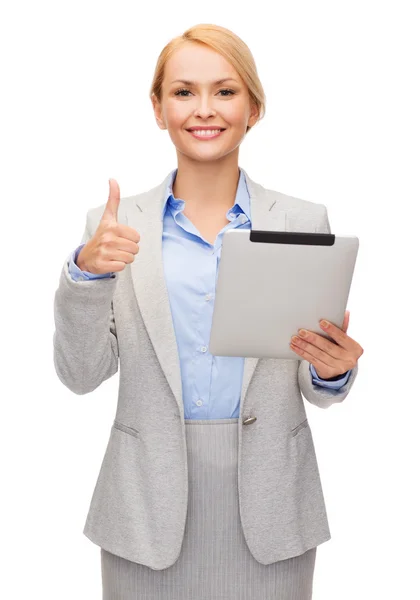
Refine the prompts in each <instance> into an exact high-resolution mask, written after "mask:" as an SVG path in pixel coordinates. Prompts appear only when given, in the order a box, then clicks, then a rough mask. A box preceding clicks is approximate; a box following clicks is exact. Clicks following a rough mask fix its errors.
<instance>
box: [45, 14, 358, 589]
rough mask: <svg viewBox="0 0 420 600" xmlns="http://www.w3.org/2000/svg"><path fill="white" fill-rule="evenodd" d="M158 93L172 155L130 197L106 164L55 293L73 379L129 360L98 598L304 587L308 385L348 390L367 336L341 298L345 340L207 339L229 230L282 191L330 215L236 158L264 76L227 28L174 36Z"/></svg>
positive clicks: (307, 571) (64, 374)
mask: <svg viewBox="0 0 420 600" xmlns="http://www.w3.org/2000/svg"><path fill="white" fill-rule="evenodd" d="M151 100H152V104H153V108H154V114H155V118H156V121H157V123H158V126H159V127H160V128H161V129H167V130H168V133H169V135H170V138H171V140H172V142H173V143H174V145H175V148H176V152H177V162H178V167H177V169H175V170H174V171H172V172H171V173H170V174H169V176H168V177H166V178H165V180H164V182H163V183H161V184H160V185H159V186H157V187H156V188H153V189H152V190H149V191H148V192H146V193H143V194H139V195H137V196H133V197H128V198H123V199H122V200H120V195H119V187H118V184H117V182H116V181H115V180H110V194H109V199H108V202H107V203H106V205H105V207H104V205H101V206H100V207H97V208H95V209H92V210H90V211H89V213H88V217H87V224H86V230H85V233H84V236H83V239H82V243H81V245H80V246H79V247H78V248H77V249H76V250H75V252H74V253H72V255H71V256H70V257H69V259H68V260H67V261H66V262H65V264H64V267H63V272H62V274H61V279H60V286H59V289H58V290H57V292H56V298H55V321H56V332H55V334H54V360H55V366H56V370H57V374H58V376H59V377H60V379H61V380H62V381H63V383H64V384H65V385H66V386H67V387H69V388H70V389H72V390H73V391H75V393H78V394H85V393H88V392H90V391H92V390H93V389H95V388H96V387H98V385H100V384H101V383H102V382H103V381H105V380H106V379H108V378H109V377H111V376H112V375H113V374H115V373H116V372H117V370H118V359H119V361H120V371H121V375H120V390H119V399H118V407H117V415H116V419H115V421H114V423H113V426H112V428H111V435H110V439H109V443H108V446H107V449H106V453H105V456H104V460H103V463H102V466H101V470H100V473H99V476H98V481H97V483H96V487H95V490H94V494H93V497H92V502H91V506H90V510H89V514H88V517H87V520H86V525H85V529H84V533H85V534H86V535H87V536H88V537H89V538H90V539H91V540H92V541H93V542H94V543H96V544H98V545H99V546H100V547H101V561H102V583H103V598H104V599H105V600H111V599H112V600H116V599H117V598H118V599H119V600H144V599H146V598H156V599H159V600H169V599H170V600H181V599H182V600H185V599H186V598H194V600H210V599H211V600H214V599H216V598H224V599H225V598H229V600H236V599H238V600H239V599H241V600H245V599H249V600H251V599H252V600H254V599H255V598H257V597H260V598H264V600H274V599H276V600H280V599H281V600H306V599H309V598H311V597H312V582H313V572H314V565H315V555H316V546H317V545H319V544H320V543H323V542H324V541H327V540H328V539H329V538H330V532H329V528H328V522H327V518H326V513H325V507H324V502H323V495H322V489H321V484H320V479H319V472H318V468H317V462H316V458H315V453H314V448H313V441H312V435H311V431H310V427H309V424H308V422H307V419H306V414H305V409H304V405H303V401H302V396H301V392H303V394H304V395H305V397H306V398H307V399H308V400H309V401H310V402H312V403H314V404H317V405H318V406H321V407H324V408H326V407H328V406H329V405H331V404H332V403H334V402H341V401H342V400H343V399H344V398H345V397H346V395H347V394H348V392H349V390H350V388H351V386H352V385H353V382H354V379H355V377H356V373H357V360H358V358H359V357H360V355H361V354H362V352H363V350H362V349H361V347H360V345H359V344H357V342H355V341H354V340H352V339H351V338H349V337H348V336H347V334H346V329H347V326H348V312H347V313H346V319H345V322H344V323H343V327H342V329H339V328H338V327H336V326H335V325H333V324H330V325H329V329H328V330H326V331H328V333H329V334H330V336H331V337H332V338H333V339H334V340H335V342H336V343H335V344H334V343H332V342H330V341H327V340H326V339H324V337H323V336H319V335H316V334H315V333H314V332H308V333H307V335H306V337H305V338H304V337H303V336H301V335H300V333H299V334H298V335H297V336H296V344H295V343H294V342H292V341H291V347H292V348H293V349H294V351H295V352H296V361H290V360H289V361H283V360H277V359H260V360H258V359H249V358H247V359H246V360H245V359H243V358H241V357H219V356H217V357H214V356H211V355H210V354H209V352H208V349H207V344H208V341H209V334H210V326H211V318H212V310H213V300H214V290H215V284H216V279H217V269H218V261H219V257H220V249H221V244H222V239H223V234H224V232H225V231H227V230H228V229H230V228H244V229H249V228H250V227H251V219H252V216H254V218H255V217H257V216H258V217H260V216H262V215H264V216H267V215H270V218H271V219H273V221H271V223H272V225H273V226H276V225H280V224H281V223H282V224H283V222H281V221H276V220H275V219H276V218H278V217H276V216H275V215H276V211H275V210H272V208H273V205H274V204H275V203H279V205H281V206H282V208H283V209H284V210H287V209H288V208H290V210H289V212H287V215H288V221H287V223H288V224H289V228H290V227H291V228H292V229H293V228H296V229H298V228H299V227H301V228H303V230H311V228H312V229H314V230H317V231H322V230H324V231H328V230H329V224H328V217H327V215H326V209H325V207H324V206H323V205H319V204H315V203H309V202H306V201H303V200H298V199H295V198H290V197H288V196H285V195H282V194H280V193H279V192H275V191H272V190H265V188H263V187H262V186H259V185H258V184H256V183H255V182H253V181H252V180H251V179H250V177H249V176H248V175H247V173H246V172H245V171H244V170H243V169H241V168H239V166H238V155H239V146H240V143H241V142H242V140H243V139H244V137H245V135H246V134H247V133H248V131H249V130H250V129H251V128H252V127H253V126H254V125H255V124H256V123H257V122H258V120H259V119H260V118H262V116H263V113H264V93H263V90H262V87H261V83H260V81H259V78H258V75H257V70H256V67H255V64H254V60H253V58H252V55H251V53H250V51H249V49H248V47H247V46H246V45H245V44H244V42H242V40H240V39H239V38H238V37H237V36H236V35H234V34H233V33H232V32H230V31H229V30H227V29H224V28H222V27H218V26H216V25H198V26H195V27H192V28H191V29H189V30H188V31H186V32H185V33H184V34H183V35H182V36H180V37H179V38H175V39H174V40H172V41H171V42H169V43H168V45H167V46H166V47H165V48H164V49H163V51H162V52H161V54H160V56H159V59H158V63H157V66H156V70H155V75H154V79H153V84H152V89H151ZM209 129H211V130H213V131H214V133H212V134H209V133H208V131H209ZM302 207H304V208H305V210H304V211H303V210H301V209H302ZM251 209H252V215H251ZM296 209H298V210H296ZM293 215H295V216H293ZM305 219H306V220H305ZM124 223H125V224H124ZM127 265H130V267H129V268H126V267H127ZM95 280H101V281H95ZM297 333H298V332H297ZM299 340H300V341H299ZM182 416H183V418H182Z"/></svg>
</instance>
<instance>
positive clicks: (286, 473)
mask: <svg viewBox="0 0 420 600" xmlns="http://www.w3.org/2000/svg"><path fill="white" fill-rule="evenodd" d="M245 176H246V183H247V186H248V190H249V193H250V198H251V217H252V218H251V221H252V227H253V228H255V229H270V230H279V231H308V232H313V231H315V232H324V233H326V232H330V227H329V222H328V216H327V210H326V207H325V206H324V205H323V204H318V203H314V202H309V201H306V200H301V199H298V198H293V197H291V196H286V195H285V194H282V193H280V192H277V191H274V190H270V189H266V188H265V187H263V186H262V185H260V184H258V183H256V182H254V181H253V180H251V179H250V177H249V176H248V174H247V173H246V172H245ZM169 177H170V173H169V174H168V175H167V176H166V178H165V179H164V181H163V182H162V183H160V184H159V185H158V186H156V187H154V188H152V189H150V190H149V191H147V192H144V193H140V194H137V195H135V196H129V197H125V198H121V202H120V206H119V212H118V221H119V222H122V223H126V224H127V225H129V226H130V227H133V228H134V229H136V230H137V231H138V232H139V233H140V235H141V240H140V251H139V252H138V254H137V255H136V256H135V259H134V262H132V263H131V264H128V265H127V266H126V268H125V269H124V270H123V271H120V272H117V273H116V277H115V278H106V279H98V280H90V281H73V279H72V278H71V276H70V274H69V272H68V265H67V259H66V261H65V263H64V266H63V268H62V271H61V274H60V280H59V286H58V289H57V290H56V292H55V297H54V319H55V332H54V365H55V369H56V372H57V375H58V377H59V379H60V380H61V381H62V382H63V383H64V385H65V386H66V387H68V388H69V389H70V390H72V391H73V392H74V393H75V394H88V393H89V392H91V391H93V390H94V389H96V388H97V387H98V386H99V385H100V384H101V383H102V382H103V381H106V380H107V379H108V378H110V377H111V376H112V375H114V374H115V373H116V372H117V371H118V368H119V369H120V381H119V392H118V404H117V408H116V415H115V420H114V422H113V423H112V425H111V428H110V435H109V441H108V445H107V447H106V451H105V455H104V458H103V462H102V465H101V468H100V472H99V475H98V479H97V482H96V485H95V488H94V491H93V495H92V500H91V503H90V508H89V511H88V514H87V518H86V523H85V526H84V530H83V533H84V534H85V535H86V536H87V537H88V538H89V539H90V540H92V541H93V542H94V543H95V544H97V545H98V546H100V547H102V548H105V549H106V550H108V551H109V552H112V553H113V554H117V555H119V556H122V557H123V558H126V559H128V560H131V561H133V562H136V563H140V564H144V565H146V566H148V567H150V568H152V569H155V570H159V569H166V568H167V567H170V566H171V565H173V564H174V563H175V561H176V560H177V558H178V556H179V554H180V551H181V545H182V541H183V535H184V527H185V521H186V513H187V499H188V473H187V468H188V465H187V448H186V440H185V423H184V408H183V400H182V386H181V374H180V365H179V357H178V349H177V344H176V339H175V334H174V329H173V324H172V316H171V311H170V305H169V298H168V294H167V289H166V284H165V279H164V271H163V264H162V252H161V249H162V227H163V222H162V220H161V209H162V203H163V202H164V191H165V189H166V185H167V183H168V179H169ZM104 209H105V203H104V204H101V205H100V206H98V207H96V208H92V209H90V210H89V211H88V213H87V219H86V229H85V232H84V234H83V238H82V241H81V243H84V242H86V241H87V240H88V239H89V238H90V237H91V236H92V235H93V234H94V232H95V231H96V228H97V226H98V224H99V220H100V219H101V217H102V214H103V211H104ZM357 371H358V367H357V365H356V367H355V368H354V369H353V370H352V372H351V375H350V378H349V380H348V382H347V383H346V385H344V386H343V387H342V388H340V389H339V390H331V389H327V388H324V387H320V386H316V385H314V384H313V383H312V377H311V374H310V371H309V363H308V362H307V361H306V360H299V358H298V356H297V355H296V360H284V359H272V358H261V359H258V358H246V359H245V367H244V376H243V383H242V391H241V405H240V416H239V420H238V434H239V445H238V493H239V504H240V515H241V522H242V527H243V532H244V536H245V539H246V543H247V545H248V547H249V550H250V552H251V553H252V555H253V556H254V558H255V559H256V560H257V561H259V562H260V563H262V564H264V565H268V564H270V563H273V562H275V561H279V560H283V559H287V558H290V557H292V556H297V555H299V554H302V553H303V552H305V551H306V550H308V549H309V548H312V547H314V546H317V545H319V544H321V543H323V542H325V541H327V540H329V539H330V538H331V535H330V530H329V526H328V520H327V514H326V508H325V503H324V496H323V491H322V487H321V481H320V475H319V470H318V464H317V459H316V456H315V448H314V443H313V438H312V432H311V428H310V425H309V423H308V420H307V417H306V411H305V406H304V403H303V398H302V394H303V396H304V397H305V398H306V399H307V401H308V402H311V403H312V404H314V405H316V406H319V407H320V408H328V407H329V406H330V405H331V404H333V403H336V402H342V401H343V400H344V398H346V396H347V394H348V393H349V391H350V388H351V387H352V385H353V382H354V380H355V377H356V375H357ZM156 398H159V407H160V410H159V412H157V411H156V403H155V400H156Z"/></svg>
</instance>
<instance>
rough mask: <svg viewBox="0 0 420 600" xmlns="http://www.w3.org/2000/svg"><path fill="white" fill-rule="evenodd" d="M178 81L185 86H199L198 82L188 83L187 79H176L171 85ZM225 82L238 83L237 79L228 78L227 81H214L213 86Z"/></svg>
mask: <svg viewBox="0 0 420 600" xmlns="http://www.w3.org/2000/svg"><path fill="white" fill-rule="evenodd" d="M177 81H179V82H180V83H185V85H197V82H196V81H188V80H187V79H174V81H171V83H176V82H177ZM225 81H236V79H233V77H226V78H225V79H218V80H217V81H214V82H213V84H214V85H219V84H221V83H224V82H225ZM236 83H238V82H236Z"/></svg>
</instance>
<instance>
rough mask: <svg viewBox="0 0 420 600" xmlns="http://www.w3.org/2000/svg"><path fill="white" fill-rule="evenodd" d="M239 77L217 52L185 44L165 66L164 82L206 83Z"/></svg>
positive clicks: (199, 45) (198, 45) (205, 47)
mask: <svg viewBox="0 0 420 600" xmlns="http://www.w3.org/2000/svg"><path fill="white" fill-rule="evenodd" d="M226 77H234V78H235V79H237V80H238V81H239V76H238V73H237V72H236V70H235V69H234V68H233V66H232V65H231V64H230V63H229V62H228V61H227V60H226V59H225V58H224V57H223V56H222V55H221V54H219V53H218V52H216V51H215V50H213V49H212V48H208V47H207V46H202V45H201V44H194V43H190V44H186V45H185V46H183V47H182V48H179V49H178V50H176V51H175V52H174V53H173V55H172V56H171V57H170V58H169V59H168V61H167V63H166V66H165V81H166V83H167V84H168V85H170V82H171V81H173V80H174V79H189V80H191V81H196V82H197V83H207V82H208V81H213V80H216V79H222V78H226Z"/></svg>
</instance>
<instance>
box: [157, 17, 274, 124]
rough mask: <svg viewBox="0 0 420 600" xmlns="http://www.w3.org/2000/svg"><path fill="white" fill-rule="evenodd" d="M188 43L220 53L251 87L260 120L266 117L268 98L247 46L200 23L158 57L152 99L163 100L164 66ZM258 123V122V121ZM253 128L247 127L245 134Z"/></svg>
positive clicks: (222, 30)
mask: <svg viewBox="0 0 420 600" xmlns="http://www.w3.org/2000/svg"><path fill="white" fill-rule="evenodd" d="M189 42H195V43H197V44H203V45H205V46H208V47H209V48H212V49H213V50H215V51H216V52H218V53H219V54H221V55H222V56H223V57H224V58H225V59H226V60H227V61H228V62H229V63H230V64H231V65H232V66H233V67H234V68H235V69H236V71H237V72H238V74H239V75H240V77H241V78H242V80H243V82H244V83H245V85H246V86H247V88H248V93H249V97H250V100H251V103H253V104H255V105H256V106H257V108H258V121H260V120H261V119H262V118H263V117H264V114H265V105H266V98H265V94H264V90H263V87H262V84H261V81H260V78H259V76H258V73H257V67H256V65H255V61H254V57H253V56H252V54H251V51H250V49H249V48H248V46H247V45H246V44H245V42H243V41H242V40H241V39H240V38H239V37H238V36H237V35H235V34H234V33H233V32H232V31H230V30H229V29H226V28H225V27H220V26H219V25H212V24H200V25H194V26H193V27H190V28H189V29H187V30H186V31H185V32H184V33H183V34H182V35H180V36H178V37H175V38H173V39H172V40H171V41H170V42H168V43H167V44H166V46H165V47H164V48H163V50H162V52H161V53H160V54H159V57H158V60H157V63H156V67H155V72H154V75H153V81H152V85H151V87H150V94H149V95H150V99H152V96H153V95H154V96H155V97H156V98H157V99H158V100H159V102H161V98H162V82H163V78H164V74H165V65H166V63H167V61H168V59H169V58H170V57H171V56H172V54H173V53H174V52H175V51H176V50H178V49H179V48H181V47H183V46H184V45H185V44H187V43H189ZM258 121H257V122H258ZM250 129H251V128H250V127H249V126H248V127H247V129H246V133H248V131H249V130H250Z"/></svg>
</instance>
